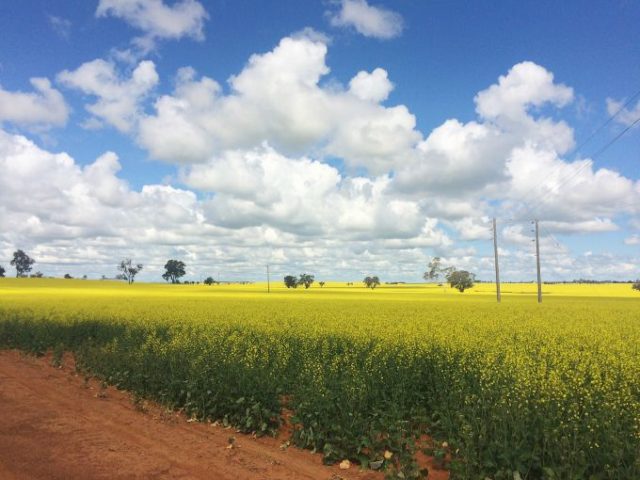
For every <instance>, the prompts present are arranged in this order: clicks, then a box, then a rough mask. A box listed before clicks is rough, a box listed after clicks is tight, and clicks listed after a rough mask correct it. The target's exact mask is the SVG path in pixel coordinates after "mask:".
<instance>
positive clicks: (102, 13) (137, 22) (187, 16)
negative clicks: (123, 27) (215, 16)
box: [96, 0, 209, 54]
mask: <svg viewBox="0 0 640 480" xmlns="http://www.w3.org/2000/svg"><path fill="white" fill-rule="evenodd" d="M96 16H97V17H107V16H112V17H116V18H120V19H122V20H124V21H125V22H127V23H128V24H130V25H131V26H133V27H135V28H137V29H138V30H141V31H142V32H143V35H142V36H140V37H136V38H135V39H134V41H133V43H134V46H135V47H136V48H137V49H138V50H139V52H138V53H140V54H145V53H147V52H149V51H150V50H152V49H153V48H154V47H155V43H156V40H158V39H173V40H177V39H180V38H183V37H189V38H192V39H194V40H204V22H205V21H206V20H207V19H208V18H209V15H208V14H207V12H206V10H205V9H204V7H203V6H202V4H201V3H200V2H197V1H195V0H180V1H177V2H174V3H173V4H172V5H167V4H165V3H164V1H163V0H100V3H99V4H98V8H97V10H96ZM125 53H126V52H125ZM129 53H130V54H133V52H129Z"/></svg>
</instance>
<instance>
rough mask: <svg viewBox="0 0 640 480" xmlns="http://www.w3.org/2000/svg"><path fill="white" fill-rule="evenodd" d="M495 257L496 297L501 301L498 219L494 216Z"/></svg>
mask: <svg viewBox="0 0 640 480" xmlns="http://www.w3.org/2000/svg"><path fill="white" fill-rule="evenodd" d="M493 259H494V261H495V264H496V298H497V299H498V303H500V300H501V296H500V266H499V265H498V233H497V228H496V219H495V217H494V218H493Z"/></svg>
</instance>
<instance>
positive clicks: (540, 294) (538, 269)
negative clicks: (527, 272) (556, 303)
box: [534, 220, 542, 303]
mask: <svg viewBox="0 0 640 480" xmlns="http://www.w3.org/2000/svg"><path fill="white" fill-rule="evenodd" d="M534 223H535V224H536V268H537V271H538V303H542V279H541V277H540V234H539V233H538V220H534Z"/></svg>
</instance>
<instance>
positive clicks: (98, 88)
mask: <svg viewBox="0 0 640 480" xmlns="http://www.w3.org/2000/svg"><path fill="white" fill-rule="evenodd" d="M57 79H58V81H59V82H60V83H62V84H63V85H65V86H66V87H68V88H73V89H76V90H80V91H81V92H83V93H85V94H88V95H91V96H94V97H96V98H97V100H96V101H95V102H94V103H91V104H87V105H85V107H86V109H87V111H89V112H90V113H91V114H93V115H94V116H95V117H93V118H96V117H97V119H99V120H101V121H105V122H107V123H109V124H110V125H112V126H114V127H115V128H116V129H118V130H120V131H121V132H130V131H131V130H132V129H133V127H134V126H135V124H136V121H137V119H138V117H139V116H140V113H141V102H142V101H143V100H144V99H145V98H146V96H147V95H148V94H149V92H150V91H151V90H152V89H153V88H154V87H155V86H156V84H157V83H158V74H157V72H156V68H155V64H154V63H153V62H151V61H149V60H145V61H142V62H140V63H139V64H138V66H137V67H136V68H135V69H134V70H133V71H132V72H131V77H130V78H125V77H124V76H123V75H122V74H120V73H119V72H118V71H117V69H116V65H115V64H113V63H111V62H107V61H105V60H102V59H96V60H93V61H91V62H87V63H83V64H82V65H81V66H80V67H78V68H77V69H76V70H73V71H69V70H64V71H62V72H60V73H59V74H58V77H57ZM85 124H86V125H87V126H88V127H89V128H96V127H98V126H99V123H97V122H96V120H95V119H94V120H92V119H89V120H88V123H87V122H85Z"/></svg>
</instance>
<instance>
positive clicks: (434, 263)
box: [422, 257, 455, 282]
mask: <svg viewBox="0 0 640 480" xmlns="http://www.w3.org/2000/svg"><path fill="white" fill-rule="evenodd" d="M427 268H428V269H429V270H427V271H426V272H424V274H423V275H422V278H424V279H425V280H426V281H427V282H428V281H436V282H437V281H438V279H439V278H440V275H444V276H445V277H446V276H447V275H449V274H450V273H451V272H453V271H454V270H455V268H454V267H443V266H442V259H441V258H440V257H433V259H432V260H431V261H430V262H429V264H428V265H427Z"/></svg>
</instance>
